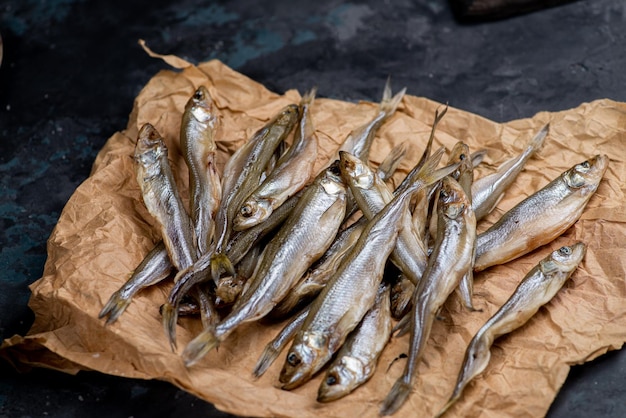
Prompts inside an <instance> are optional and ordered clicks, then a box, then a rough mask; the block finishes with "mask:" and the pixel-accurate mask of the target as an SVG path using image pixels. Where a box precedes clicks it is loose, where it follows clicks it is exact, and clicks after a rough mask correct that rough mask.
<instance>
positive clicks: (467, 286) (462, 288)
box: [459, 269, 482, 312]
mask: <svg viewBox="0 0 626 418" xmlns="http://www.w3.org/2000/svg"><path fill="white" fill-rule="evenodd" d="M459 294H460V295H461V300H462V301H463V305H464V306H465V308H466V309H467V310H468V311H470V312H482V310H481V309H476V308H474V303H473V302H472V298H473V296H474V272H473V270H471V269H470V270H469V271H468V272H467V273H465V275H464V276H463V277H462V278H461V282H460V283H459Z"/></svg>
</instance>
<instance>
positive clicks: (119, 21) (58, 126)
mask: <svg viewBox="0 0 626 418" xmlns="http://www.w3.org/2000/svg"><path fill="white" fill-rule="evenodd" d="M625 29H626V2H624V1H623V0H589V1H582V0H581V1H574V2H570V3H568V4H565V5H562V6H558V7H553V8H549V9H544V10H539V11H536V12H533V13H530V14H525V15H519V16H514V17H510V18H508V19H506V20H497V21H492V22H483V23H480V22H478V23H473V24H462V23H459V21H458V20H456V19H455V18H454V16H453V14H452V12H451V10H450V5H449V4H448V3H447V2H446V1H443V0H439V1H436V0H412V1H408V0H407V1H394V2H391V1H374V0H368V1H353V2H350V3H346V2H341V1H332V0H316V1H315V2H306V1H294V0H292V1H272V2H263V4H260V3H259V2H257V1H252V0H236V1H229V2H226V1H224V2H216V1H201V0H181V1H178V2H177V4H175V5H174V4H173V2H169V1H164V0H153V1H132V2H131V1H128V0H126V1H120V0H110V1H88V0H47V1H46V0H3V1H2V2H1V3H0V33H1V34H2V37H3V41H4V57H3V62H2V66H1V67H0V138H1V142H0V337H1V338H7V337H9V336H11V335H13V334H15V333H19V334H25V333H26V332H27V330H28V328H29V326H30V324H31V323H32V320H33V316H32V313H31V312H30V310H29V309H28V307H27V301H28V297H29V290H28V287H27V286H28V285H29V284H31V283H32V282H34V281H35V280H37V279H38V278H39V277H40V276H41V274H42V271H43V265H44V262H45V258H46V248H45V243H46V240H47V238H48V236H49V235H50V232H51V231H52V228H53V227H54V225H55V223H56V221H57V219H58V217H59V214H60V212H61V210H62V209H63V206H64V204H65V202H66V201H67V200H68V198H69V197H70V195H71V194H72V192H73V190H74V189H75V188H76V187H77V186H78V185H79V184H80V182H82V181H83V180H84V179H85V178H86V177H87V176H88V175H89V171H90V168H91V164H92V162H93V159H94V157H95V155H96V153H97V152H98V150H99V149H100V148H101V147H102V145H103V144H104V142H105V141H106V139H107V138H108V137H109V136H111V135H112V134H113V133H114V132H115V131H118V130H122V129H124V128H125V126H126V122H127V117H128V114H129V112H130V111H131V108H132V104H133V98H134V97H135V96H136V95H137V94H138V93H139V90H140V89H141V88H142V86H143V85H144V84H145V83H146V82H147V81H148V80H149V79H150V78H151V77H152V76H153V75H154V74H155V73H156V72H157V71H159V70H160V69H163V68H166V65H165V64H164V63H163V62H161V61H160V60H155V59H151V58H149V57H147V55H146V54H145V53H144V52H143V51H142V50H141V49H140V47H139V46H138V44H137V40H138V39H139V38H143V39H145V40H146V41H147V43H148V45H149V46H150V47H151V48H153V49H154V50H155V51H157V52H161V53H172V54H176V55H179V56H181V57H183V58H185V59H187V60H189V61H192V62H201V61H205V60H208V59H211V58H218V59H220V60H222V61H223V62H225V63H226V64H228V65H229V66H231V67H233V68H234V69H236V70H238V71H240V72H242V73H244V74H246V75H248V76H249V77H251V78H253V79H254V80H256V81H258V82H260V83H263V84H265V85H266V86H267V87H268V88H269V89H271V90H274V91H277V92H283V91H285V90H287V89H289V88H297V89H299V90H300V91H304V90H307V89H309V88H310V87H312V86H314V85H317V86H318V88H319V90H318V95H319V96H321V97H332V98H336V99H341V100H350V101H355V100H361V99H364V100H371V101H378V100H379V97H380V94H381V91H382V86H383V84H384V81H385V79H386V78H387V76H389V75H391V76H392V82H393V86H394V90H397V89H398V88H400V87H402V86H407V88H408V93H409V94H412V95H417V96H425V97H428V98H430V99H434V100H437V101H440V102H448V103H449V104H450V105H451V106H453V107H457V108H460V109H463V110H467V111H470V112H473V113H477V114H479V115H482V116H484V117H487V118H489V119H492V120H495V121H499V122H504V121H509V120H512V119H518V118H525V117H531V116H533V115H534V114H535V113H537V112H539V111H544V110H547V111H558V110H564V109H569V108H572V107H576V106H578V105H579V104H581V103H583V102H588V101H592V100H595V99H600V98H610V99H614V100H618V101H626V71H625V69H626V42H625V41H626V35H625V33H626V32H625ZM625 303H626V301H625ZM625 400H626V352H624V350H621V351H616V352H612V353H608V354H606V355H604V356H602V357H600V358H599V359H597V360H595V361H593V362H591V363H588V364H586V365H583V366H576V367H573V368H572V370H571V373H570V376H569V377H568V380H567V382H566V383H565V386H564V387H563V389H562V391H561V392H560V394H559V395H558V397H557V399H556V401H555V403H554V405H553V406H552V408H551V410H550V412H549V414H548V416H549V417H552V418H557V417H588V416H603V417H623V416H626V401H625ZM200 415H202V416H208V417H227V416H229V415H227V414H224V413H221V412H218V411H216V410H215V409H213V408H212V406H211V405H209V404H207V403H205V402H203V401H201V400H198V399H196V398H194V397H193V396H191V395H188V394H186V393H184V392H182V391H180V390H178V389H176V388H175V387H173V386H171V385H169V384H167V383H163V382H157V381H147V382H146V381H135V380H129V379H122V378H117V377H112V376H107V375H102V374H98V373H80V374H79V375H78V376H68V375H64V374H60V373H56V372H51V371H47V370H35V371H33V372H30V373H27V374H23V375H19V374H17V373H15V372H14V371H13V369H12V368H10V367H9V366H8V365H7V364H5V363H4V362H2V361H0V418H2V417H28V416H53V417H84V416H107V417H130V416H132V417H135V418H137V417H154V416H162V417H170V416H200Z"/></svg>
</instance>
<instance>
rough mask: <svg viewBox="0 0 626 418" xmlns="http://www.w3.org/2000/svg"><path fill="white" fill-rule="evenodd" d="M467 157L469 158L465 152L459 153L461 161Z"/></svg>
mask: <svg viewBox="0 0 626 418" xmlns="http://www.w3.org/2000/svg"><path fill="white" fill-rule="evenodd" d="M466 158H467V156H466V155H465V153H463V154H461V155H459V160H461V161H465V159H466Z"/></svg>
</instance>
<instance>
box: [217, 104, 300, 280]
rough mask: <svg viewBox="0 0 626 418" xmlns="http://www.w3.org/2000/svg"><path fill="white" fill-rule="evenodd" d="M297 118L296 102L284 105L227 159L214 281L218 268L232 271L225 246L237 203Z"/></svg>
mask: <svg viewBox="0 0 626 418" xmlns="http://www.w3.org/2000/svg"><path fill="white" fill-rule="evenodd" d="M297 119H298V106H297V105H288V106H286V107H285V108H284V109H283V110H282V111H281V112H280V113H279V114H278V115H276V116H275V117H274V118H272V120H270V121H269V122H268V123H266V124H265V126H264V127H263V128H261V129H260V130H258V131H257V132H256V133H255V134H254V136H253V137H252V138H250V139H249V140H248V141H247V142H246V143H245V144H243V146H241V147H240V148H239V149H237V151H235V153H234V154H233V155H231V157H230V158H229V159H228V162H227V163H226V166H225V167H224V173H223V175H222V200H221V202H220V206H219V209H218V211H217V215H216V218H215V230H216V233H215V236H216V240H215V244H214V247H213V248H212V252H213V255H212V258H211V274H212V276H213V280H215V281H216V282H217V280H218V278H219V276H220V272H221V271H222V270H226V271H228V273H230V274H234V273H235V271H234V268H233V265H232V263H231V261H230V260H229V259H228V256H227V255H226V254H225V247H226V245H227V244H228V241H229V240H230V236H231V233H232V231H233V220H234V219H235V216H236V215H237V212H239V210H240V209H241V205H242V204H243V202H244V201H245V200H246V198H247V197H248V196H250V194H251V193H252V192H253V191H254V189H256V188H257V187H258V185H259V183H260V181H261V175H262V173H263V172H264V171H265V168H266V166H267V164H268V162H269V161H270V160H271V159H272V156H273V155H274V152H275V151H276V148H277V147H278V146H279V144H280V143H281V142H282V141H283V140H284V139H285V138H286V136H287V135H288V134H289V132H290V131H291V130H292V128H293V126H294V125H295V123H296V121H297Z"/></svg>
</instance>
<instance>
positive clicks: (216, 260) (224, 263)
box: [211, 253, 236, 284]
mask: <svg viewBox="0 0 626 418" xmlns="http://www.w3.org/2000/svg"><path fill="white" fill-rule="evenodd" d="M222 270H223V271H225V272H226V273H227V274H230V275H231V276H234V275H235V274H236V273H235V268H234V267H233V264H232V263H231V262H230V259H229V258H228V256H227V255H226V254H224V253H216V254H213V255H212V256H211V276H212V277H213V281H214V282H215V284H217V283H218V280H219V278H220V276H221V273H222Z"/></svg>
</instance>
